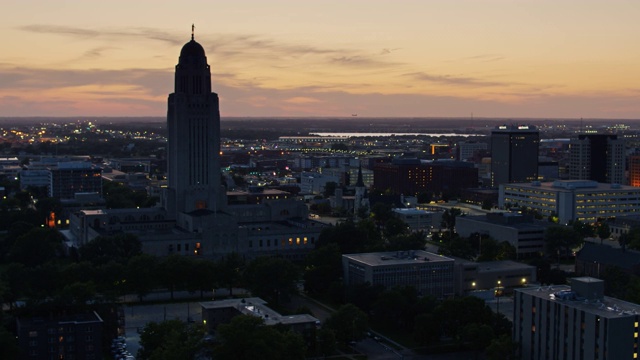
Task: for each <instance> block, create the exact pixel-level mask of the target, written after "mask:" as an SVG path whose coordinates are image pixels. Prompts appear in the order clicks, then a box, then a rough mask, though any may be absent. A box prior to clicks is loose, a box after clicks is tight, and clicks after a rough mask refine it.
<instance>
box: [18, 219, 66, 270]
mask: <svg viewBox="0 0 640 360" xmlns="http://www.w3.org/2000/svg"><path fill="white" fill-rule="evenodd" d="M62 241H63V236H62V234H60V233H59V232H58V230H56V229H49V228H34V229H32V230H31V231H29V232H28V233H26V234H24V235H22V236H20V237H18V239H16V242H15V243H14V244H13V246H12V248H11V250H10V251H9V256H8V257H9V259H11V260H12V261H15V262H20V263H22V264H25V265H27V266H32V267H35V266H38V265H41V264H44V263H46V262H47V261H50V260H53V259H55V258H56V256H61V255H62V253H63V251H62Z"/></svg>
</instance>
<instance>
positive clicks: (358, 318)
mask: <svg viewBox="0 0 640 360" xmlns="http://www.w3.org/2000/svg"><path fill="white" fill-rule="evenodd" d="M324 326H326V327H327V328H328V329H331V330H332V331H333V332H334V333H335V334H336V339H337V340H338V341H340V342H342V343H343V344H344V345H345V346H346V345H347V344H348V343H349V342H350V341H357V340H360V339H363V338H364V337H365V334H366V332H367V329H368V328H369V324H368V319H367V314H365V313H364V312H362V310H360V309H358V308H357V307H356V306H355V305H353V304H346V305H342V306H341V307H340V308H339V309H338V311H336V312H335V313H333V314H332V315H331V316H330V317H329V318H328V319H327V321H326V322H325V323H324Z"/></svg>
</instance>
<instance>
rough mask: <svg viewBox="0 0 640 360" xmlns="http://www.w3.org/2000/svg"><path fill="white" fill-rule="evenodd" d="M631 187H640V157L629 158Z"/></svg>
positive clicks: (632, 156) (635, 155)
mask: <svg viewBox="0 0 640 360" xmlns="http://www.w3.org/2000/svg"><path fill="white" fill-rule="evenodd" d="M628 161H629V185H631V186H635V187H640V155H638V154H634V155H631V156H629V158H628Z"/></svg>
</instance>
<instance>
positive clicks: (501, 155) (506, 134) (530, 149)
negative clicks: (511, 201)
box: [491, 125, 540, 187]
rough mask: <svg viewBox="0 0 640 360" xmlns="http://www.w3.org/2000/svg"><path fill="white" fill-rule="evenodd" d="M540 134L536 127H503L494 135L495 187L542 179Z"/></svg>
mask: <svg viewBox="0 0 640 360" xmlns="http://www.w3.org/2000/svg"><path fill="white" fill-rule="evenodd" d="M539 143H540V133H539V132H538V129H536V127H535V126H526V125H520V126H515V125H511V126H507V125H500V126H498V127H496V128H495V129H493V130H492V131H491V184H492V186H494V187H497V186H499V185H502V184H510V183H521V182H528V181H533V180H537V179H538V145H539Z"/></svg>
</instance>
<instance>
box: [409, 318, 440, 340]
mask: <svg viewBox="0 0 640 360" xmlns="http://www.w3.org/2000/svg"><path fill="white" fill-rule="evenodd" d="M439 338H440V323H439V322H438V320H437V319H436V317H435V316H434V315H433V314H430V313H423V314H420V315H418V316H417V317H416V320H415V323H414V328H413V339H414V340H415V341H416V342H418V344H421V345H431V344H434V343H436V342H438V340H439Z"/></svg>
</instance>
